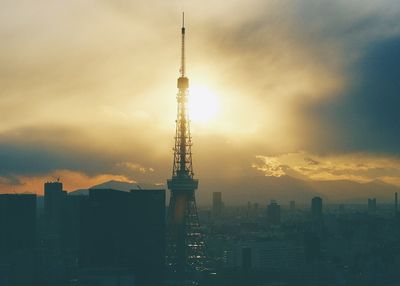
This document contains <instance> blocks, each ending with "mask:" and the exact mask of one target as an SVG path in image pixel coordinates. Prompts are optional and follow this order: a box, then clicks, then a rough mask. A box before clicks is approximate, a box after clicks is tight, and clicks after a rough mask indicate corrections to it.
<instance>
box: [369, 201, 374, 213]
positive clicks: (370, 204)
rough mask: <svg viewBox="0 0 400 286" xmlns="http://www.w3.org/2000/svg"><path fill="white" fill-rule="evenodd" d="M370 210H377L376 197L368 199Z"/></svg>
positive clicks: (372, 211) (370, 211)
mask: <svg viewBox="0 0 400 286" xmlns="http://www.w3.org/2000/svg"><path fill="white" fill-rule="evenodd" d="M368 212H369V213H375V212H376V198H372V199H368Z"/></svg>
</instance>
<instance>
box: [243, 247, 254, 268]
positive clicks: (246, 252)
mask: <svg viewBox="0 0 400 286" xmlns="http://www.w3.org/2000/svg"><path fill="white" fill-rule="evenodd" d="M241 254H242V263H241V264H242V267H243V270H244V271H245V272H249V271H250V270H251V268H252V266H253V263H252V260H253V259H252V250H251V247H243V248H242V253H241Z"/></svg>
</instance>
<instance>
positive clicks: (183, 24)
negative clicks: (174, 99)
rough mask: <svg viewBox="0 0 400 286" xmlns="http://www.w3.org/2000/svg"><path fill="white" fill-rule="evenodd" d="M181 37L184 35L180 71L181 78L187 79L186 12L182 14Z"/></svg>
mask: <svg viewBox="0 0 400 286" xmlns="http://www.w3.org/2000/svg"><path fill="white" fill-rule="evenodd" d="M181 35H182V42H181V68H180V70H179V71H180V74H181V77H185V74H186V66H185V12H182V29H181Z"/></svg>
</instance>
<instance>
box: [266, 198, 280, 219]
mask: <svg viewBox="0 0 400 286" xmlns="http://www.w3.org/2000/svg"><path fill="white" fill-rule="evenodd" d="M267 219H268V222H269V223H270V224H280V223H281V206H280V205H278V203H277V202H276V201H274V200H272V201H271V203H270V204H269V205H268V206H267Z"/></svg>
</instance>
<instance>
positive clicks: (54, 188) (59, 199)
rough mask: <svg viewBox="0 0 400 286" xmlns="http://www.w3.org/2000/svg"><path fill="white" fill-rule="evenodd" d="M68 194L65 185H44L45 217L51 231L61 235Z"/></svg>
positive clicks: (52, 183) (54, 183) (48, 183)
mask: <svg viewBox="0 0 400 286" xmlns="http://www.w3.org/2000/svg"><path fill="white" fill-rule="evenodd" d="M66 197H67V192H65V191H63V184H62V183H61V182H59V181H57V182H47V183H45V184H44V215H45V219H46V222H47V224H48V227H49V229H51V230H52V231H54V232H56V233H57V234H60V232H61V224H62V220H63V212H64V207H65V201H66Z"/></svg>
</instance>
